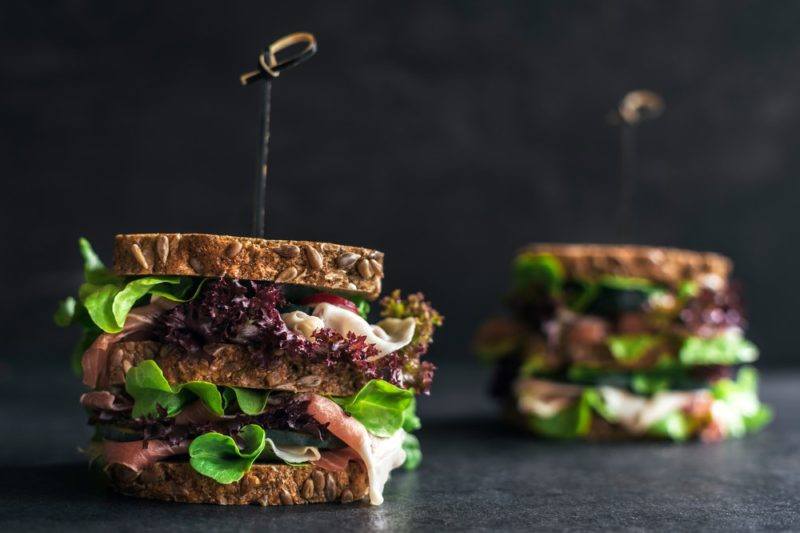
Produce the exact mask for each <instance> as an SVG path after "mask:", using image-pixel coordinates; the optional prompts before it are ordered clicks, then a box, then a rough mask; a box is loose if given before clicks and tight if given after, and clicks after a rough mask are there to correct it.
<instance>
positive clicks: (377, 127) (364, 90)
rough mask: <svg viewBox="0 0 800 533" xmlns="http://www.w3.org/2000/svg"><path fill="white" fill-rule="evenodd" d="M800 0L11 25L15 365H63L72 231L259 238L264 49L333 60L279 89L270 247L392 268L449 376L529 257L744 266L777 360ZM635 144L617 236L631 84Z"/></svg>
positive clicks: (5, 73)
mask: <svg viewBox="0 0 800 533" xmlns="http://www.w3.org/2000/svg"><path fill="white" fill-rule="evenodd" d="M798 27H800V3H788V2H741V1H703V2H696V1H684V2H643V1H636V2H564V1H561V2H537V3H533V2H519V3H517V2H412V3H405V2H403V3H400V2H394V3H387V2H380V3H370V4H368V3H343V2H336V3H332V2H319V3H313V2H311V3H309V2H303V3H301V4H300V5H297V4H296V3H292V2H236V3H219V2H203V3H201V2H152V1H137V2H125V3H122V2H114V3H111V2H105V1H97V2H84V1H70V2H66V1H62V2H50V3H47V4H33V3H22V2H19V3H14V4H10V3H6V4H4V5H3V7H2V8H0V40H1V41H2V43H1V44H2V52H0V75H2V87H1V88H0V91H1V92H2V98H1V99H0V124H1V126H0V128H2V129H1V130H0V131H1V133H0V135H2V137H0V169H2V170H0V173H1V175H2V180H3V189H2V190H3V192H2V193H1V194H0V198H2V200H0V201H1V202H2V203H1V204H0V213H2V215H1V216H2V231H3V238H2V242H3V246H2V250H3V252H2V261H1V262H0V264H2V283H3V286H2V291H3V295H4V297H3V298H4V305H3V306H2V316H0V324H2V327H3V328H4V330H5V332H4V334H3V341H4V342H3V352H4V353H3V356H4V357H5V358H6V359H7V360H8V359H10V360H12V361H16V360H23V359H24V360H26V361H29V362H33V363H35V364H39V363H41V364H43V365H44V364H46V365H63V366H64V368H66V364H67V363H66V361H67V358H68V355H67V354H68V353H69V351H70V349H71V344H72V342H73V341H74V340H75V336H76V335H77V332H65V331H60V330H58V329H57V328H55V326H52V324H51V322H50V316H51V313H52V311H53V309H54V307H55V302H56V300H57V299H59V298H61V297H64V296H66V295H68V294H71V293H73V292H74V291H75V289H76V288H77V286H78V284H79V282H80V279H81V269H80V260H79V257H78V253H77V248H76V240H77V238H78V237H79V236H80V235H84V236H86V237H88V238H89V239H90V240H91V241H92V242H93V243H94V244H95V247H96V248H97V249H98V250H99V252H100V253H101V255H102V256H104V257H106V258H109V253H110V249H111V244H112V237H113V235H114V234H116V233H124V232H146V231H162V232H170V231H177V232H190V231H204V232H219V233H229V234H244V233H246V232H247V231H248V225H249V219H250V203H251V197H250V192H251V180H252V177H253V174H254V172H255V167H256V161H257V147H258V110H259V105H260V91H259V89H257V88H255V87H247V88H242V87H240V86H239V83H238V76H239V74H241V73H242V72H243V71H246V70H249V69H251V68H252V67H253V66H254V65H255V61H256V58H257V55H258V52H259V50H260V49H261V48H262V47H263V46H264V45H265V44H266V43H268V42H270V41H272V40H274V39H276V38H277V37H279V36H281V35H283V34H286V33H289V32H292V31H298V30H306V31H311V32H313V33H315V34H316V36H317V38H318V41H319V53H318V54H317V56H316V57H314V58H313V59H312V60H311V61H310V62H309V63H307V64H305V65H303V66H302V67H300V68H298V69H297V70H295V71H292V72H290V73H287V74H286V75H285V76H284V77H282V78H281V79H280V80H278V81H277V82H276V83H275V85H274V90H273V115H272V126H273V136H272V143H271V159H270V164H271V165H270V166H271V173H270V183H269V190H268V220H267V224H268V235H269V236H270V237H274V238H296V239H308V240H326V241H335V242H343V243H352V244H359V245H364V246H370V247H375V248H378V249H381V250H384V251H386V252H387V260H386V267H387V276H386V279H385V283H384V287H385V288H386V289H391V288H393V287H401V288H403V289H406V290H422V291H424V292H425V293H426V294H427V295H428V296H429V297H430V298H431V299H432V300H433V301H434V303H436V304H437V305H438V307H439V308H440V309H441V310H442V312H443V313H444V314H445V315H446V316H447V323H446V327H445V328H444V329H443V330H442V332H441V334H440V335H439V337H438V338H437V343H436V346H435V348H434V350H433V351H432V354H431V355H432V358H433V359H434V360H435V361H437V362H438V363H440V364H441V366H442V367H443V368H442V372H441V374H440V378H439V379H441V380H446V379H447V372H446V369H447V368H448V366H449V367H451V368H452V365H457V364H460V362H462V361H463V362H464V363H463V364H465V365H467V366H469V365H470V364H471V360H472V355H471V354H470V352H469V341H470V337H471V335H472V332H473V331H474V329H475V327H476V326H477V324H478V323H479V322H480V320H481V319H483V318H484V317H486V316H487V315H489V314H491V313H493V312H496V311H498V310H499V308H500V306H499V303H498V298H499V296H500V295H501V293H502V292H503V291H504V290H505V288H506V286H507V277H508V262H509V259H510V258H511V256H512V254H513V252H514V250H515V249H516V248H517V247H519V246H520V245H523V244H525V243H526V242H529V241H569V242H572V241H581V242H588V241H592V242H595V241H597V242H620V241H622V240H628V241H632V242H637V243H648V244H656V245H672V246H681V247H688V248H695V249H702V250H706V249H708V250H715V251H719V252H723V253H725V254H728V255H730V256H731V257H733V258H734V260H735V261H736V266H737V269H736V273H737V276H738V277H739V278H740V279H741V280H743V282H744V285H745V288H746V297H747V300H748V302H749V304H750V309H751V324H752V327H751V336H752V338H753V339H754V340H755V341H756V342H757V343H758V344H759V345H760V346H761V347H762V352H763V356H762V361H763V364H764V365H766V366H780V365H791V364H796V363H797V362H798V360H797V358H796V354H795V345H796V342H797V341H796V339H795V336H794V332H795V331H796V330H797V329H798V326H800V324H799V323H798V320H797V317H796V315H795V314H794V313H795V309H796V307H795V305H796V302H797V299H798V297H799V296H800V291H799V290H798V285H797V268H798V259H799V254H798V251H797V249H796V248H795V246H794V244H795V243H796V242H797V240H798V207H800V206H799V205H798V203H799V202H798V193H799V192H800V182H799V181H798V173H800V150H798V138H800V68H798V65H800V32H798V31H797V28H798ZM637 88H648V89H652V90H655V91H658V92H659V93H661V94H663V96H664V98H665V100H666V102H667V110H666V112H665V114H664V115H663V116H662V117H661V118H659V119H658V120H656V121H653V122H649V123H647V124H644V125H643V126H642V127H641V128H640V135H639V146H640V150H639V153H640V156H641V157H640V166H639V168H640V173H639V186H638V189H637V191H636V195H635V198H634V202H633V205H632V210H633V214H634V219H635V222H634V223H633V224H631V225H630V227H629V228H628V232H629V234H628V235H622V234H620V233H618V231H617V228H616V227H615V226H614V224H613V220H614V216H615V213H616V210H617V199H618V190H619V187H618V181H619V179H618V172H619V156H618V154H619V131H618V129H616V128H615V127H613V126H610V125H609V123H608V121H607V115H608V113H609V111H610V110H611V109H613V108H614V107H615V105H616V104H617V102H618V101H619V99H620V98H621V97H622V96H623V95H624V94H625V93H626V92H627V91H629V90H631V89H637Z"/></svg>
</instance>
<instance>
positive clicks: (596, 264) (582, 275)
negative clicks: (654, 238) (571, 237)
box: [520, 244, 733, 286]
mask: <svg viewBox="0 0 800 533" xmlns="http://www.w3.org/2000/svg"><path fill="white" fill-rule="evenodd" d="M520 253H542V254H550V255H552V256H554V257H555V258H556V259H558V260H559V261H560V262H561V264H562V265H563V267H564V270H565V273H566V276H567V278H569V279H579V280H589V281H593V280H596V279H598V278H600V277H603V276H625V277H634V278H644V279H648V280H651V281H654V282H656V283H662V284H665V285H669V286H678V285H680V284H681V283H683V282H685V281H696V282H708V281H709V279H708V278H709V276H712V277H717V278H718V281H719V282H721V283H722V284H723V285H724V284H726V283H727V281H728V277H729V276H730V273H731V270H733V264H732V262H731V260H730V259H728V258H727V257H725V256H723V255H719V254H716V253H713V252H693V251H690V250H680V249H677V248H658V247H652V246H636V245H603V244H531V245H529V246H527V247H525V248H523V249H522V250H521V252H520Z"/></svg>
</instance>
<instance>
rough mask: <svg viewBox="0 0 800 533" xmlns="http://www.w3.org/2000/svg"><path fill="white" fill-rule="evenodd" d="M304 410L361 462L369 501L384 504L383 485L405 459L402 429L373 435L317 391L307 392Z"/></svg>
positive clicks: (374, 503)
mask: <svg viewBox="0 0 800 533" xmlns="http://www.w3.org/2000/svg"><path fill="white" fill-rule="evenodd" d="M307 410H308V414H309V415H311V416H312V417H313V418H314V419H315V420H316V421H318V422H319V423H321V424H327V428H328V431H330V432H331V433H333V434H334V435H335V436H337V437H338V438H339V439H341V440H342V441H343V442H344V443H345V444H347V445H348V446H349V447H350V448H352V449H353V451H354V452H355V453H356V454H358V456H359V457H360V458H361V460H362V461H364V465H365V466H366V467H367V475H368V476H369V501H370V503H371V504H372V505H380V504H381V503H383V487H384V485H385V484H386V481H387V480H388V479H389V473H390V472H391V471H392V470H393V469H395V468H397V467H398V466H400V465H402V464H403V462H404V461H405V460H406V453H405V451H403V448H402V444H403V439H404V437H405V432H404V431H403V430H398V431H397V432H396V433H395V434H394V435H392V436H391V437H388V438H381V437H376V436H374V435H372V434H370V433H369V432H368V431H367V429H366V428H365V427H364V425H363V424H362V423H361V422H359V421H357V420H356V419H355V418H352V417H350V416H348V415H347V414H346V413H345V412H344V411H343V410H342V408H341V407H339V406H338V405H337V404H336V403H335V402H334V401H333V400H329V399H328V398H325V397H322V396H318V395H316V394H311V395H309V402H308V407H307Z"/></svg>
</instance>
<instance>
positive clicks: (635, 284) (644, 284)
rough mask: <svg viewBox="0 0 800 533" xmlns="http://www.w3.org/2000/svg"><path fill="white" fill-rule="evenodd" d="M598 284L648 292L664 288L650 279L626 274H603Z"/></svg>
mask: <svg viewBox="0 0 800 533" xmlns="http://www.w3.org/2000/svg"><path fill="white" fill-rule="evenodd" d="M597 284H598V285H600V286H601V287H605V288H607V289H611V290H616V291H640V292H646V293H648V294H649V293H653V292H657V291H660V290H662V289H661V288H660V287H659V286H658V285H656V284H654V283H653V282H652V281H650V280H648V279H644V278H629V277H625V276H603V277H602V278H600V279H599V280H598V282H597Z"/></svg>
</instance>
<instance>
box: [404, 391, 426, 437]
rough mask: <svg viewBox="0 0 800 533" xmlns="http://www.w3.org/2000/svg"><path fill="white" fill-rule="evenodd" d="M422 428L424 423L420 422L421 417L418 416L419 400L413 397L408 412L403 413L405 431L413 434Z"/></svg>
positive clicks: (407, 408)
mask: <svg viewBox="0 0 800 533" xmlns="http://www.w3.org/2000/svg"><path fill="white" fill-rule="evenodd" d="M421 427H422V422H420V420H419V417H418V416H417V399H416V398H415V397H414V396H411V402H409V404H408V407H406V410H405V411H403V425H402V428H403V431H406V432H411V431H416V430H418V429H419V428H421Z"/></svg>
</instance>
